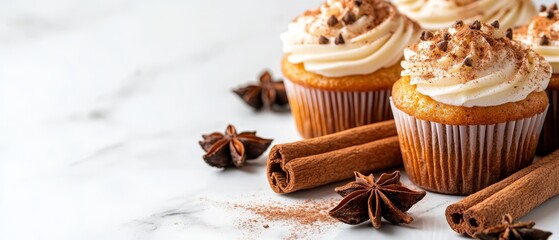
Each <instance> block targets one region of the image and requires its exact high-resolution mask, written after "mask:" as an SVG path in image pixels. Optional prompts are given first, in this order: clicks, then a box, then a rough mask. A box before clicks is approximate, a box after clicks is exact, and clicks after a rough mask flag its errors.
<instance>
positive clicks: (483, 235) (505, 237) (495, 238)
mask: <svg viewBox="0 0 559 240" xmlns="http://www.w3.org/2000/svg"><path fill="white" fill-rule="evenodd" d="M534 225H536V223H534V222H518V223H513V220H512V217H511V216H510V215H509V214H506V215H504V216H503V220H501V224H499V225H497V226H493V227H489V228H487V229H485V230H483V231H481V232H480V233H477V234H476V235H475V236H474V237H475V238H476V239H481V240H513V239H514V240H523V239H525V240H528V239H530V240H545V239H548V238H549V236H551V232H546V231H542V230H539V229H534V228H533V227H534Z"/></svg>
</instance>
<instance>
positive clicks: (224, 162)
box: [198, 125, 273, 168]
mask: <svg viewBox="0 0 559 240" xmlns="http://www.w3.org/2000/svg"><path fill="white" fill-rule="evenodd" d="M202 138H203V140H202V141H199V142H198V143H199V144H200V146H201V147H202V149H204V151H206V154H205V155H204V156H203V158H204V161H206V163H207V164H209V165H210V166H213V167H217V168H225V167H229V166H235V167H242V166H243V165H245V163H246V160H252V159H255V158H258V157H259V156H260V155H262V153H264V152H265V151H266V149H268V147H269V146H270V144H271V143H272V141H273V140H272V139H265V138H260V137H257V136H256V132H242V133H237V129H236V128H235V127H234V126H233V125H229V126H227V129H226V130H225V134H222V133H219V132H214V133H211V134H204V135H202Z"/></svg>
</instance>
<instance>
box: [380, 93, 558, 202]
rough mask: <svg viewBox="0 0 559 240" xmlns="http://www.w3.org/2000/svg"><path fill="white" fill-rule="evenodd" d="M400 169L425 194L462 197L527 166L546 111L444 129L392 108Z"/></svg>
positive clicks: (534, 149) (444, 126) (450, 126)
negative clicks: (402, 167) (502, 121)
mask: <svg viewBox="0 0 559 240" xmlns="http://www.w3.org/2000/svg"><path fill="white" fill-rule="evenodd" d="M391 106H392V111H393V113H394V119H395V121H396V127H397V130H398V135H399V139H400V146H401V149H402V155H403V159H404V167H405V169H406V173H407V174H408V176H409V177H410V179H411V180H412V181H413V182H414V183H416V184H417V185H418V186H420V187H422V188H425V189H427V190H430V191H434V192H440V193H447V194H459V195H467V194H471V193H474V192H476V191H479V190H481V189H483V188H485V187H487V186H489V185H491V184H493V183H495V182H497V181H499V180H501V179H503V178H505V177H507V176H509V175H511V174H513V173H514V172H516V171H518V170H520V169H521V168H523V167H526V166H528V165H529V164H531V163H532V161H533V158H534V155H535V152H536V146H537V144H538V138H539V135H540V132H541V129H542V126H543V123H544V119H545V115H546V112H547V110H546V111H545V112H543V113H541V114H537V115H535V116H533V117H529V118H525V119H521V120H517V121H510V122H504V123H500V124H494V125H469V126H462V125H446V124H441V123H437V122H431V121H426V120H420V119H417V118H415V117H413V116H410V115H408V114H406V113H404V112H402V111H400V110H399V109H398V108H396V107H395V106H394V104H393V103H392V101H391Z"/></svg>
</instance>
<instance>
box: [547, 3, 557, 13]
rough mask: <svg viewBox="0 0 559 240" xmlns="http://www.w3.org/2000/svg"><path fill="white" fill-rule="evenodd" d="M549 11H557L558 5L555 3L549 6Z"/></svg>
mask: <svg viewBox="0 0 559 240" xmlns="http://www.w3.org/2000/svg"><path fill="white" fill-rule="evenodd" d="M549 10H551V11H555V10H557V3H553V4H551V5H549Z"/></svg>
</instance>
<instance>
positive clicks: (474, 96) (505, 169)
mask: <svg viewBox="0 0 559 240" xmlns="http://www.w3.org/2000/svg"><path fill="white" fill-rule="evenodd" d="M499 25H500V24H499V22H493V23H492V24H491V25H488V24H480V23H479V22H477V21H476V22H474V24H472V25H466V24H464V23H462V22H460V21H459V22H458V23H457V24H456V25H455V26H453V27H451V28H449V29H448V30H439V31H437V32H434V33H426V34H424V36H426V37H424V38H422V39H423V40H422V41H421V42H419V43H417V44H414V45H412V46H410V47H409V48H407V49H406V50H405V52H404V57H405V60H403V61H402V67H403V69H404V70H403V71H402V78H401V79H400V80H398V82H396V83H395V84H394V88H393V91H392V101H391V103H392V111H393V112H394V118H395V120H396V126H397V130H398V136H399V139H400V146H401V149H402V156H403V159H404V167H405V169H406V173H407V174H408V176H409V177H410V179H411V180H412V181H413V182H414V183H416V184H417V185H418V186H421V187H423V188H425V189H427V190H430V191H434V192H440V193H446V194H458V195H467V194H471V193H474V192H476V191H478V190H481V189H483V188H485V187H487V186H489V185H491V184H493V183H495V182H497V181H499V180H501V179H503V178H505V177H507V176H509V175H511V174H512V173H514V172H516V171H518V170H520V169H521V168H524V167H526V166H528V165H529V164H531V163H532V160H533V159H534V154H535V151H536V146H537V144H538V139H539V136H540V132H541V129H542V126H543V122H544V119H545V115H546V112H547V107H548V97H547V94H546V93H545V89H546V87H547V85H548V83H549V81H550V77H551V66H550V65H549V63H547V62H546V61H545V59H544V58H543V57H542V56H540V55H539V54H537V53H535V52H534V51H532V50H530V48H528V47H527V46H526V45H524V44H522V43H520V42H517V41H514V40H511V39H512V30H511V29H507V30H502V29H499Z"/></svg>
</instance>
